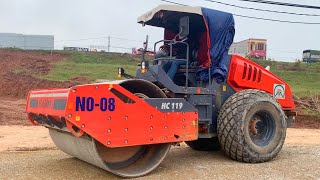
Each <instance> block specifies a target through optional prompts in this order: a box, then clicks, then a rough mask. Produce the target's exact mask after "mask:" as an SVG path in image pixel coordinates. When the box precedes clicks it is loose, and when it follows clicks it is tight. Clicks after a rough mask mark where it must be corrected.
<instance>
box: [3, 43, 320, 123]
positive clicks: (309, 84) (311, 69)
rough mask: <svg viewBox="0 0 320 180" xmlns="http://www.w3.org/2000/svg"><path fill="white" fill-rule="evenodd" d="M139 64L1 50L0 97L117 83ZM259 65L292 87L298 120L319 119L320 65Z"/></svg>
mask: <svg viewBox="0 0 320 180" xmlns="http://www.w3.org/2000/svg"><path fill="white" fill-rule="evenodd" d="M139 60H140V57H139V56H133V55H130V54H117V53H82V52H65V51H56V52H53V54H52V55H51V53H50V52H44V51H21V50H9V49H0V68H1V69H2V71H0V84H1V88H0V96H1V97H6V98H8V97H9V98H10V97H13V98H25V97H26V95H27V93H28V91H29V90H30V89H39V88H61V87H65V88H67V87H70V86H73V85H76V84H84V83H90V82H94V81H96V80H97V79H116V77H117V68H118V67H123V68H125V70H126V72H127V73H129V74H133V75H134V74H135V71H136V69H137V68H138V66H137V64H138V62H139ZM256 62H257V63H258V64H260V65H262V66H263V67H266V66H267V65H269V66H271V71H272V72H274V73H275V74H277V75H278V76H280V77H281V78H283V79H284V80H285V81H287V82H288V83H289V84H290V86H291V88H292V90H293V93H294V97H295V100H296V104H297V105H298V111H299V113H300V115H302V116H303V118H299V119H304V121H306V120H310V119H314V117H316V119H319V118H320V101H319V98H318V97H319V96H320V88H319V87H320V63H315V64H305V63H284V62H275V61H256ZM299 122H301V121H298V123H299ZM301 123H303V122H301ZM311 124H312V123H311Z"/></svg>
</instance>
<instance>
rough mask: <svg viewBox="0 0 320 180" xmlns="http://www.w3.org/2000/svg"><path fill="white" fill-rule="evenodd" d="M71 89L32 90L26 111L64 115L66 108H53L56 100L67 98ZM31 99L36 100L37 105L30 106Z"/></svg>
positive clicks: (55, 115)
mask: <svg viewBox="0 0 320 180" xmlns="http://www.w3.org/2000/svg"><path fill="white" fill-rule="evenodd" d="M68 94H69V89H47V90H32V91H30V92H29V95H28V98H27V106H26V112H28V113H29V112H32V113H34V114H43V115H51V116H54V117H58V116H64V115H65V110H55V109H53V103H54V100H58V99H60V100H63V99H67V98H68ZM31 101H36V102H37V106H36V107H32V106H30V105H31V104H30V103H31Z"/></svg>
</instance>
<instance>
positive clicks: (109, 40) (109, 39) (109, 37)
mask: <svg viewBox="0 0 320 180" xmlns="http://www.w3.org/2000/svg"><path fill="white" fill-rule="evenodd" d="M110 39H111V38H110V36H108V52H110Z"/></svg>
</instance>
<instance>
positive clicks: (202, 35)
mask: <svg viewBox="0 0 320 180" xmlns="http://www.w3.org/2000/svg"><path fill="white" fill-rule="evenodd" d="M138 22H139V23H141V24H142V25H150V26H155V27H162V28H164V39H163V40H160V41H158V42H156V43H155V44H154V52H156V54H155V58H154V62H153V65H154V66H155V67H152V68H151V67H150V68H151V69H155V68H158V70H160V71H161V69H162V70H164V71H165V73H166V74H165V75H163V76H168V77H169V79H168V78H166V77H164V78H165V79H166V81H170V80H171V81H173V83H174V84H175V85H178V86H186V87H196V86H197V84H199V83H198V82H197V78H196V72H197V70H198V67H207V68H208V67H209V66H210V64H211V60H210V56H209V53H208V50H209V45H208V39H209V37H208V33H207V27H206V23H205V21H204V19H203V15H202V12H201V7H184V6H171V5H162V6H159V7H157V8H155V9H154V10H152V11H150V12H148V13H146V14H145V15H143V16H141V17H140V18H138ZM159 67H161V69H160V68H159ZM158 74H159V73H158ZM160 74H161V73H160ZM159 78H163V77H161V75H160V77H157V81H159ZM144 79H145V78H144ZM160 82H161V81H160Z"/></svg>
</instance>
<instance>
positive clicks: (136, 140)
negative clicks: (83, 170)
mask: <svg viewBox="0 0 320 180" xmlns="http://www.w3.org/2000/svg"><path fill="white" fill-rule="evenodd" d="M138 23H141V24H142V25H143V26H145V25H149V26H155V27H160V28H163V29H164V38H163V39H162V40H159V41H158V42H156V43H155V44H154V52H157V53H156V54H155V56H154V60H153V61H152V62H150V61H147V60H145V59H144V56H142V57H143V58H142V61H141V63H140V67H139V68H137V73H136V75H129V74H127V73H126V72H125V69H123V68H122V67H119V69H118V75H117V76H118V77H119V78H122V79H119V80H116V81H110V82H105V83H95V84H85V85H79V86H74V87H71V88H66V89H40V90H31V91H30V92H29V94H28V98H27V107H26V112H27V116H28V118H29V120H30V121H31V123H33V124H34V125H41V126H44V127H46V128H48V130H49V134H50V136H51V138H52V140H53V142H54V143H55V145H56V146H57V147H58V148H59V149H60V150H62V151H63V152H65V153H67V154H69V155H71V156H74V157H76V158H78V159H80V160H83V161H85V162H88V163H90V164H92V165H95V166H97V167H100V168H102V169H105V170H106V171H109V172H111V173H113V174H115V175H118V176H122V177H129V178H130V177H139V176H143V175H146V174H148V173H150V172H151V171H152V170H154V169H155V168H156V167H157V166H159V164H160V163H161V162H162V160H163V159H164V158H165V156H166V155H167V154H168V152H169V150H170V147H171V146H172V145H177V144H179V143H182V142H185V143H186V144H187V145H188V146H190V148H192V149H194V150H200V151H210V150H219V149H222V150H223V151H224V152H225V153H226V154H227V155H228V156H229V157H230V158H232V159H234V160H236V161H240V162H244V163H260V162H266V161H270V160H272V159H273V158H274V157H276V156H277V155H278V153H279V152H280V150H281V148H282V146H283V144H284V141H285V137H286V129H287V127H289V126H290V125H291V123H292V122H293V121H294V118H295V116H296V111H295V104H294V100H293V97H292V92H291V90H290V86H289V85H288V84H287V83H286V82H285V81H284V80H282V79H280V78H279V77H277V76H276V75H274V74H273V73H271V72H270V71H268V70H267V69H265V68H264V67H261V66H259V65H258V64H256V63H254V62H252V61H250V60H248V59H245V58H244V57H241V56H238V55H229V54H228V49H229V47H230V45H231V43H232V42H233V37H234V34H235V28H234V27H235V26H234V19H233V16H232V14H230V13H226V12H222V11H218V10H213V9H208V8H203V7H190V6H175V5H160V6H158V7H156V8H155V9H153V10H151V11H149V12H147V13H146V14H144V15H142V16H141V17H139V18H138ZM144 44H145V47H144V50H145V51H146V50H147V47H146V46H147V44H148V43H144ZM115 76H116V75H115Z"/></svg>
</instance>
